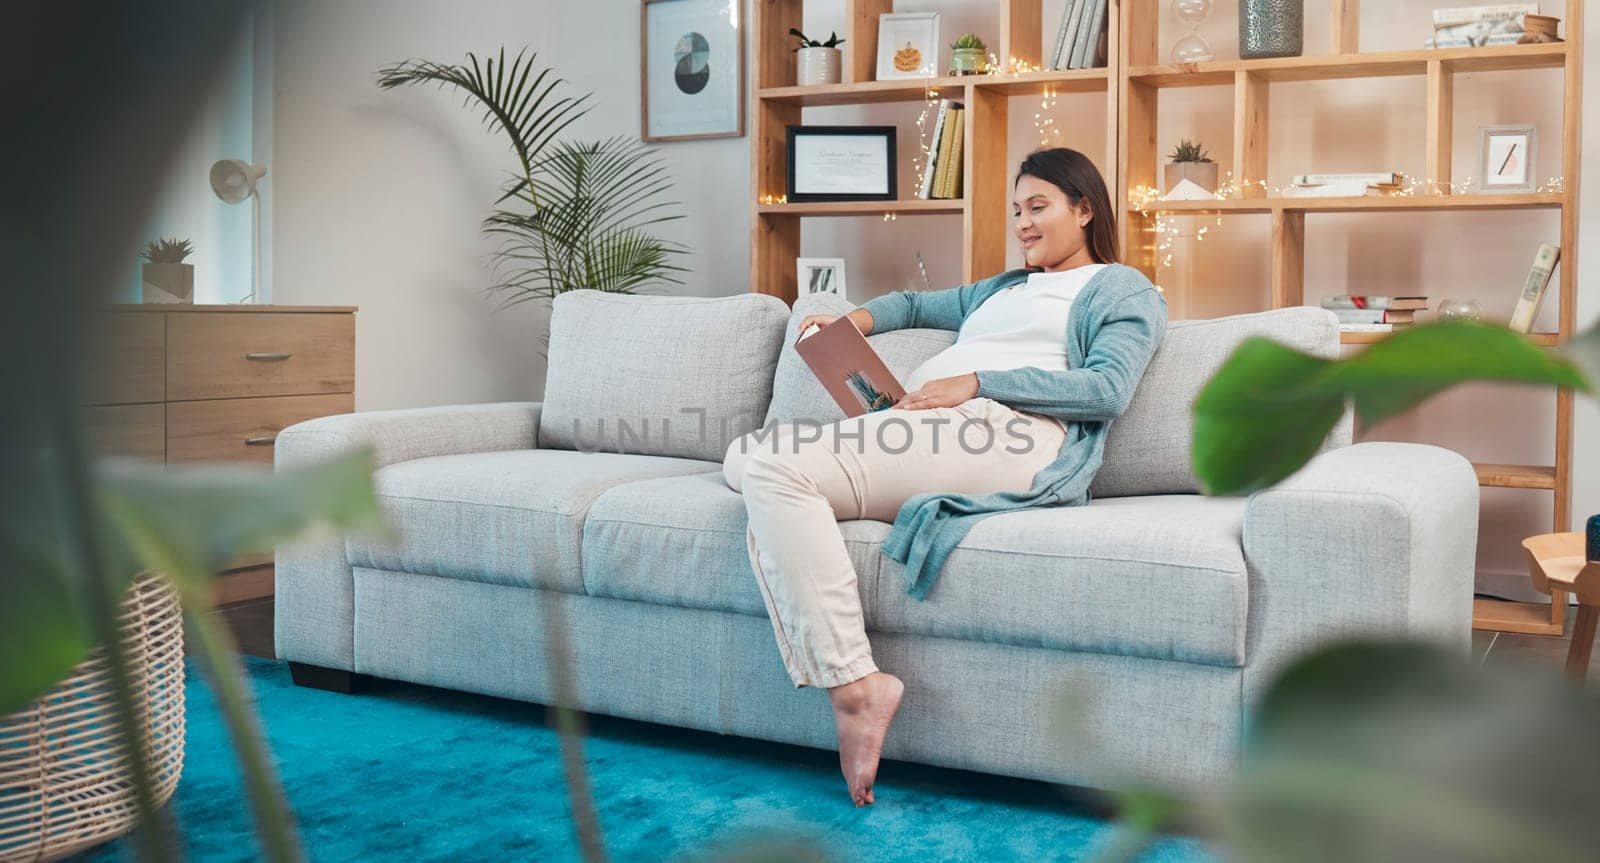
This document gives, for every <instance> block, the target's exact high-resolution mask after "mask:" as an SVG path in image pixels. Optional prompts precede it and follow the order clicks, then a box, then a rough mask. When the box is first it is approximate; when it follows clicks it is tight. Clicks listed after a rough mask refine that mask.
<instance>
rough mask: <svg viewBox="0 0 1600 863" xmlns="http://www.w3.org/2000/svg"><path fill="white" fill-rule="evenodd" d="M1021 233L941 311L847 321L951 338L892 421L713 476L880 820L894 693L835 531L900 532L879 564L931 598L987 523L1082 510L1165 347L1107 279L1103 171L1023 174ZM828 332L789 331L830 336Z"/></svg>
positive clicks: (778, 432)
mask: <svg viewBox="0 0 1600 863" xmlns="http://www.w3.org/2000/svg"><path fill="white" fill-rule="evenodd" d="M1014 190H1015V195H1014V198H1013V201H1012V217H1013V219H1014V220H1015V225H1014V228H1015V232H1016V237H1017V241H1018V243H1020V244H1021V247H1022V256H1023V259H1024V260H1025V262H1026V264H1027V266H1026V267H1025V268H1023V269H1018V270H1012V271H1010V272H1006V273H1002V274H1000V275H997V276H993V277H991V278H988V279H985V280H983V281H980V282H977V283H975V284H971V285H964V286H962V287H958V288H951V289H948V290H943V291H927V292H918V291H898V292H894V293H890V294H886V295H884V296H880V297H876V298H874V299H872V300H869V301H868V302H866V303H865V304H863V305H862V306H860V307H859V308H857V309H855V310H854V311H851V312H850V314H849V315H848V317H849V318H850V321H851V323H853V324H854V325H855V326H856V328H857V329H859V330H860V331H861V332H862V333H864V334H870V333H881V332H887V331H890V330H897V329H904V328H907V327H932V328H938V329H946V330H958V334H957V336H956V340H955V343H954V344H952V345H950V347H948V348H946V349H944V350H943V351H941V352H939V353H938V354H935V355H934V356H933V357H931V358H929V359H928V360H927V362H924V363H923V364H922V365H921V366H919V367H917V369H916V370H915V371H913V372H912V373H911V376H910V378H908V379H907V380H906V382H905V385H906V388H907V391H906V394H905V397H904V398H902V399H901V400H900V401H899V402H896V403H895V405H894V406H893V407H891V408H888V409H885V410H880V411H876V412H873V413H868V414H865V415H863V416H859V417H855V418H851V419H845V420H840V421H838V422H836V423H830V424H827V425H822V426H818V425H817V424H815V423H812V424H809V425H807V424H797V425H788V426H778V427H775V428H772V429H760V430H757V431H755V432H752V433H751V434H748V435H745V436H743V437H741V438H739V439H737V440H735V441H734V442H733V443H732V444H731V445H730V446H729V447H728V452H727V455H726V457H725V458H724V460H723V476H724V478H725V479H726V480H727V483H728V485H729V487H731V488H732V489H734V490H735V491H738V492H740V493H741V494H743V496H744V501H745V508H746V510H747V511H748V513H749V528H748V530H747V531H746V544H747V546H748V550H749V553H750V564H751V568H752V569H753V570H754V572H755V574H756V579H757V581H758V582H759V583H760V587H761V594H762V596H763V597H764V599H765V601H766V607H767V613H768V615H769V616H770V617H771V618H772V625H773V630H774V632H775V633H776V635H777V640H778V652H779V654H780V655H781V657H782V659H783V663H784V666H785V667H786V668H787V669H788V672H789V677H790V679H791V680H792V681H793V682H794V684H795V686H797V687H800V686H813V687H823V688H826V689H827V690H828V696H829V698H830V699H831V701H832V703H833V714H834V722H835V725H836V729H837V731H838V735H839V764H840V767H841V769H842V770H843V772H844V778H845V783H846V785H847V787H848V789H849V792H850V798H851V800H852V801H854V802H855V804H856V805H857V806H862V805H865V804H869V803H872V802H873V800H874V795H873V790H872V786H873V781H874V780H875V778H876V776H877V772H878V757H879V752H880V751H881V750H882V748H883V742H884V739H885V737H886V736H887V735H888V731H889V725H890V723H891V722H892V721H893V720H894V716H895V712H896V711H897V710H899V708H900V702H901V699H902V697H903V695H904V693H905V684H904V683H902V682H901V680H900V679H899V678H897V677H895V676H894V675H891V674H888V673H885V672H882V671H880V670H878V666H877V665H876V663H874V661H873V657H872V648H871V645H869V644H868V642H867V634H866V625H865V619H864V615H863V611H862V605H861V596H860V592H859V590H858V587H857V584H856V571H855V567H854V566H853V565H852V564H851V561H850V556H849V554H848V552H847V550H846V546H845V542H844V536H843V534H842V533H841V531H840V529H839V525H838V522H839V521H843V520H850V519H874V520H878V521H884V522H893V528H892V529H891V530H890V533H889V536H888V538H887V539H886V540H885V541H884V545H883V554H884V555H886V556H888V557H889V558H890V559H892V560H895V561H897V562H899V563H901V564H903V565H904V566H905V573H906V579H907V582H908V583H907V591H908V592H909V593H910V594H911V595H912V596H914V597H915V598H917V599H923V598H925V597H926V596H927V593H928V590H929V589H930V588H931V587H932V586H933V581H934V579H935V578H936V577H937V575H938V573H939V570H940V568H941V567H942V566H943V563H944V560H945V557H946V556H947V555H948V554H949V553H950V551H951V550H952V549H954V548H955V546H956V545H957V544H958V543H960V541H961V538H962V537H963V536H965V535H966V532H967V530H969V529H970V528H971V527H972V525H973V523H974V522H976V521H977V520H978V519H981V518H982V517H984V516H986V515H990V514H992V513H996V512H1006V511H1012V510H1018V509H1025V508H1029V507H1039V506H1074V505H1081V504H1085V503H1088V501H1089V491H1088V490H1089V483H1090V481H1091V480H1092V479H1093V478H1094V474H1095V471H1096V470H1098V469H1099V467H1100V460H1101V456H1102V454H1103V452H1104V449H1105V432H1106V429H1107V427H1108V426H1109V425H1110V423H1111V421H1112V420H1113V419H1114V418H1116V417H1117V416H1118V415H1120V414H1121V413H1122V411H1123V410H1124V409H1126V407H1127V405H1128V402H1129V400H1130V399H1131V398H1132V396H1133V392H1134V389H1135V388H1136V387H1137V386H1138V383H1139V378H1140V377H1141V376H1142V375H1143V374H1144V370H1145V367H1146V366H1147V365H1148V364H1149V362H1150V358H1151V356H1153V355H1154V353H1155V351H1156V349H1157V348H1158V347H1160V345H1161V341H1162V339H1163V337H1164V336H1165V334H1166V327H1167V305H1166V300H1165V299H1164V298H1163V297H1162V296H1161V293H1160V291H1159V290H1158V289H1157V288H1156V287H1155V286H1153V285H1152V284H1150V281H1149V280H1148V279H1146V278H1145V277H1144V275H1143V274H1142V273H1140V272H1139V271H1138V270H1135V269H1133V268H1131V267H1127V266H1124V265H1122V264H1120V263H1117V229H1116V216H1115V214H1114V211H1113V210H1112V206H1111V199H1110V196H1109V195H1108V194H1107V192H1106V185H1105V181H1104V180H1103V179H1101V177H1100V173H1099V171H1097V170H1096V169H1095V167H1094V165H1093V163H1091V162H1090V161H1089V160H1088V159H1087V158H1086V157H1084V156H1083V154H1081V153H1078V152H1076V151H1074V150H1067V149H1059V148H1058V149H1051V150H1040V151H1038V152H1035V153H1033V154H1032V155H1030V156H1028V157H1027V158H1026V159H1025V160H1023V162H1022V166H1021V168H1020V170H1019V171H1018V174H1017V179H1016V184H1015V187H1014ZM836 317H837V316H835V315H812V316H809V317H807V318H806V319H805V320H804V321H802V322H801V324H800V328H799V330H800V331H803V330H804V329H805V328H806V327H807V326H808V325H810V324H811V323H817V324H823V325H826V324H828V323H830V322H832V321H833V320H834V319H835V318H836Z"/></svg>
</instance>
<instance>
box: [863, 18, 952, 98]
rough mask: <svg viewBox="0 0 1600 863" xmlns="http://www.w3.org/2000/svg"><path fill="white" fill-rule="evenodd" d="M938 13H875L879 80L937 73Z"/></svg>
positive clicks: (919, 76) (920, 76)
mask: <svg viewBox="0 0 1600 863" xmlns="http://www.w3.org/2000/svg"><path fill="white" fill-rule="evenodd" d="M939 68H940V67H939V13H938V12H885V13H884V14H882V15H879V16H878V73H877V76H876V77H877V79H878V80H879V81H894V80H901V79H906V78H933V77H935V76H937V75H938V74H939V72H938V70H939Z"/></svg>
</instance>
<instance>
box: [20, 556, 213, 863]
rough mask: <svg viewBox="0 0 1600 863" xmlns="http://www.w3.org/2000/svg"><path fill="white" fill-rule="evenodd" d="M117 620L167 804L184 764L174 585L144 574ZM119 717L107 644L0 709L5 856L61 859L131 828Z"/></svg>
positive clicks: (132, 808)
mask: <svg viewBox="0 0 1600 863" xmlns="http://www.w3.org/2000/svg"><path fill="white" fill-rule="evenodd" d="M117 619H118V621H119V630H120V634H121V639H122V645H123V651H124V653H125V654H126V655H127V658H128V665H129V668H128V672H129V677H130V679H131V680H132V681H133V685H134V690H133V702H134V704H133V710H134V714H135V715H136V716H137V717H138V721H139V726H140V730H141V731H142V733H143V735H144V739H145V741H146V746H147V747H148V753H149V756H150V776H151V779H152V780H153V782H154V784H153V786H152V787H151V789H150V792H151V795H152V796H153V797H154V799H155V804H156V806H162V805H164V804H165V803H166V802H167V800H168V799H169V798H170V797H172V792H173V790H174V789H175V788H177V787H178V778H179V776H180V775H181V774H182V773H183V706H184V701H183V695H184V693H183V611H182V608H181V607H180V606H179V605H178V591H177V589H176V588H174V587H173V586H172V585H171V584H170V583H169V582H168V581H167V580H166V578H164V577H160V576H155V575H149V574H146V575H141V576H138V577H136V578H134V580H133V584H132V585H131V586H130V587H129V588H128V592H127V593H126V594H124V595H123V599H122V605H121V613H120V614H119V615H118V618H117ZM116 726H117V720H116V707H115V702H114V700H113V696H112V689H111V668H110V662H109V660H108V659H107V658H106V651H105V649H104V648H103V647H97V648H95V649H94V650H91V651H90V652H89V655H88V657H87V658H85V659H84V660H83V661H82V662H80V663H78V665H77V666H76V667H75V668H73V669H72V673H71V674H68V675H67V676H66V677H65V678H63V679H62V680H61V682H59V683H57V684H56V685H55V687H54V688H53V689H51V690H50V691H49V692H47V693H45V694H44V695H41V696H40V697H38V698H37V699H35V700H34V702H33V704H31V705H29V706H28V707H24V708H23V709H21V710H19V711H17V712H16V713H13V714H11V715H9V716H0V783H3V784H0V788H3V789H4V790H3V792H0V860H41V859H42V860H55V859H59V858H61V857H65V856H66V855H68V854H72V853H74V852H77V851H80V850H82V849H84V848H88V847H90V846H91V845H97V844H99V843H101V842H105V841H106V840H108V839H111V838H113V837H116V836H120V835H122V834H123V833H126V832H128V831H129V830H132V829H133V828H134V826H135V825H136V824H137V823H138V821H139V811H138V806H137V801H136V800H135V798H134V791H133V782H132V776H131V775H130V774H129V767H128V756H127V753H126V752H125V751H124V744H123V741H122V738H121V736H120V735H118V734H117V733H116V731H115V729H116Z"/></svg>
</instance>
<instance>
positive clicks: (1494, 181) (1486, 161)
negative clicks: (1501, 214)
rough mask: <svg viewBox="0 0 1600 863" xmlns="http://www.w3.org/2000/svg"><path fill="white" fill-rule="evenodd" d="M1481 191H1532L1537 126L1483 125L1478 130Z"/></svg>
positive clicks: (1535, 185) (1534, 183) (1479, 183)
mask: <svg viewBox="0 0 1600 863" xmlns="http://www.w3.org/2000/svg"><path fill="white" fill-rule="evenodd" d="M1478 135H1479V136H1480V137H1479V148H1480V149H1481V151H1482V152H1481V153H1480V154H1479V157H1478V176H1479V177H1482V178H1483V179H1481V180H1479V181H1478V191H1480V192H1532V191H1533V190H1534V189H1535V188H1536V187H1537V186H1538V181H1537V180H1536V179H1535V176H1536V175H1535V174H1534V172H1533V171H1534V166H1535V156H1536V155H1537V152H1538V150H1537V148H1538V143H1539V141H1538V130H1537V129H1536V128H1535V127H1533V126H1482V127H1479V129H1478Z"/></svg>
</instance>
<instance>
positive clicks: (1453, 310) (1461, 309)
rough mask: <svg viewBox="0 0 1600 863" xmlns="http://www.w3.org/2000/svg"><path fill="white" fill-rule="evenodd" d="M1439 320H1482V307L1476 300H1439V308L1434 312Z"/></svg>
mask: <svg viewBox="0 0 1600 863" xmlns="http://www.w3.org/2000/svg"><path fill="white" fill-rule="evenodd" d="M1435 314H1436V315H1437V316H1438V319H1439V320H1441V321H1481V320H1483V307H1482V306H1480V305H1478V301H1477V300H1452V299H1444V300H1440V301H1439V310H1438V311H1437V312H1435Z"/></svg>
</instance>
